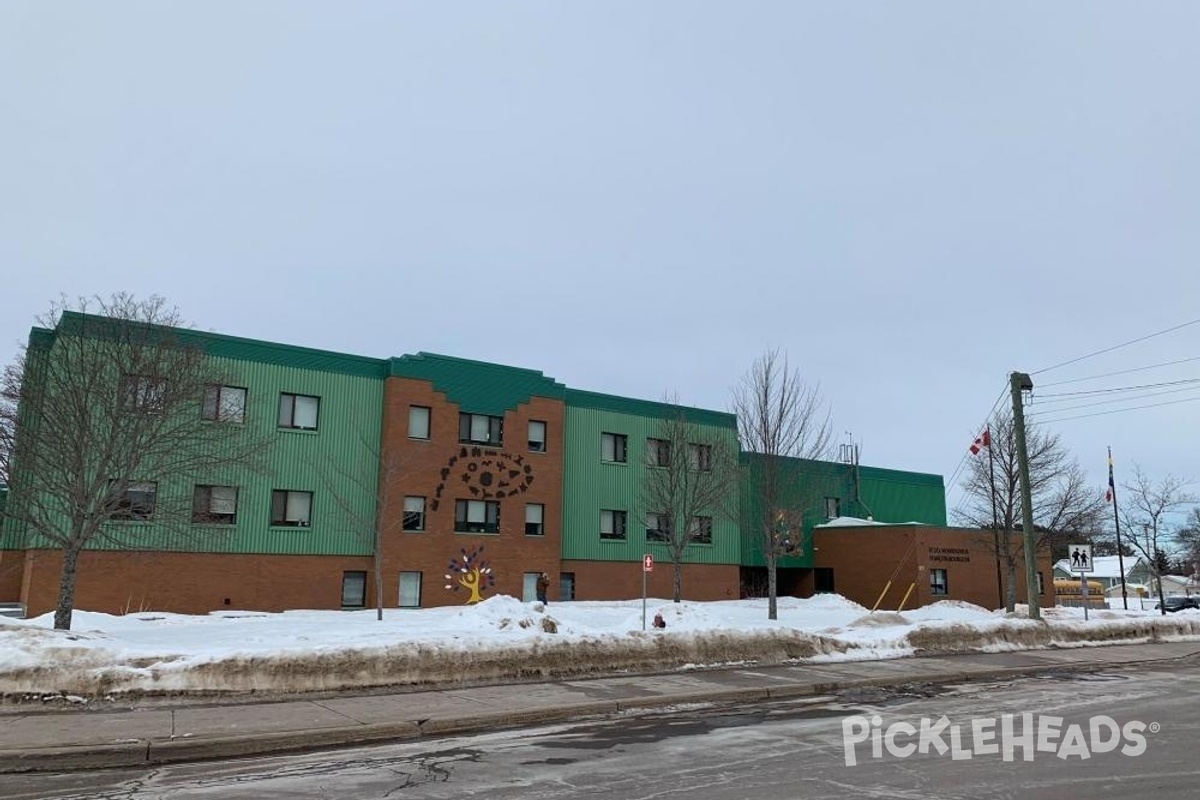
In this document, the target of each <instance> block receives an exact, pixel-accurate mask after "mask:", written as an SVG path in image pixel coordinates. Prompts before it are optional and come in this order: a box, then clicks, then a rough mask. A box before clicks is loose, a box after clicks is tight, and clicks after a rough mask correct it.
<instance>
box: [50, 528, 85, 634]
mask: <svg viewBox="0 0 1200 800" xmlns="http://www.w3.org/2000/svg"><path fill="white" fill-rule="evenodd" d="M62 554H63V562H62V574H61V575H60V576H59V579H58V605H57V606H56V607H55V609H54V628H55V630H60V631H69V630H71V612H72V610H74V608H75V573H76V572H77V570H78V568H79V548H78V547H75V546H69V547H64V548H63V551H62Z"/></svg>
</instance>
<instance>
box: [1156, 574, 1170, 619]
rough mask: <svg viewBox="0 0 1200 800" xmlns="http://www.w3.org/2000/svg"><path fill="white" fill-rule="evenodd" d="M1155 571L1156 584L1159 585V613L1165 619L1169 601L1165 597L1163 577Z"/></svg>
mask: <svg viewBox="0 0 1200 800" xmlns="http://www.w3.org/2000/svg"><path fill="white" fill-rule="evenodd" d="M1157 572H1158V570H1155V573H1156V574H1155V576H1154V582H1155V583H1157V584H1158V611H1159V613H1160V614H1162V615H1163V616H1164V617H1165V616H1166V615H1167V599H1166V598H1165V597H1163V588H1162V575H1159V574H1157Z"/></svg>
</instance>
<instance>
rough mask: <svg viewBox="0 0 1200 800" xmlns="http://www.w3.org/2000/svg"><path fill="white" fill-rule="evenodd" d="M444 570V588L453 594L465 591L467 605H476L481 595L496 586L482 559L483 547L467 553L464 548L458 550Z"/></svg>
mask: <svg viewBox="0 0 1200 800" xmlns="http://www.w3.org/2000/svg"><path fill="white" fill-rule="evenodd" d="M446 570H447V572H446V588H447V589H449V590H450V591H453V592H457V591H458V590H459V589H466V590H467V599H466V604H467V605H472V604H474V603H478V602H479V601H480V600H482V599H483V593H484V592H486V591H487V590H488V589H491V588H493V587H494V586H495V585H496V576H495V574H493V573H492V568H491V567H490V566H488V562H487V561H485V560H484V559H483V545H480V546H479V547H477V548H475V549H474V550H472V551H471V552H469V553H468V552H467V551H466V548H463V549H462V550H460V551H459V555H458V556H455V557H454V558H451V559H450V565H449V566H448V567H446Z"/></svg>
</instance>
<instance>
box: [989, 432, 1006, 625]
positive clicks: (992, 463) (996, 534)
mask: <svg viewBox="0 0 1200 800" xmlns="http://www.w3.org/2000/svg"><path fill="white" fill-rule="evenodd" d="M984 431H985V433H984V436H986V437H987V446H988V448H987V451H988V480H989V481H990V483H989V484H988V486H989V487H990V488H991V490H992V491H991V495H992V549H993V550H995V552H996V593H997V594H998V595H999V597H1000V605H998V606H996V608H1004V607H1005V605H1004V578H1003V577H1001V574H1002V573H1001V571H1000V521H999V518H998V516H997V514H996V456H995V450H994V448H993V447H992V424H991V423H990V422H989V423H988V425H987V427H986V428H984ZM1009 545H1010V542H1009V538H1008V534H1007V533H1006V534H1005V536H1004V550H1005V552H1008V548H1009Z"/></svg>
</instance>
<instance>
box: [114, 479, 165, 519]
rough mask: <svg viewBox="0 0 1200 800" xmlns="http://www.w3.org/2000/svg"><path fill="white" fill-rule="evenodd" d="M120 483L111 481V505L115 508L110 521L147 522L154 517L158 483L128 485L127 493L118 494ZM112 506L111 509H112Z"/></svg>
mask: <svg viewBox="0 0 1200 800" xmlns="http://www.w3.org/2000/svg"><path fill="white" fill-rule="evenodd" d="M119 483H120V481H109V482H108V491H109V503H110V504H112V506H115V508H114V509H113V511H112V513H111V515H110V516H109V519H131V520H146V519H150V518H151V517H153V516H154V504H155V499H156V498H157V496H158V484H157V483H128V484H126V485H125V491H123V492H118V491H117V485H118V484H119ZM112 506H110V507H112Z"/></svg>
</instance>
